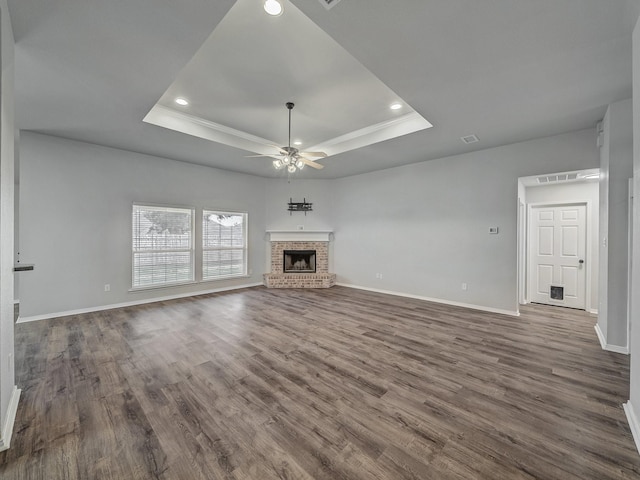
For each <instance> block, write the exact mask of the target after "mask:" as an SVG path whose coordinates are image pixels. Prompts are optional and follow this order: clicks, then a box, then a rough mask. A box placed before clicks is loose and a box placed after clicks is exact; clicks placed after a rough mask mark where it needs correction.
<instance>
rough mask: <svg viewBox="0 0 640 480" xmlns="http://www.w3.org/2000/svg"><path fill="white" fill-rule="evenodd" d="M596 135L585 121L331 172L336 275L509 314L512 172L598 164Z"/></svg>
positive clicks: (513, 281)
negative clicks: (413, 160)
mask: <svg viewBox="0 0 640 480" xmlns="http://www.w3.org/2000/svg"><path fill="white" fill-rule="evenodd" d="M595 138H596V132H595V129H593V130H592V129H589V130H583V131H580V132H574V133H569V134H565V135H558V136H554V137H547V138H542V139H538V140H532V141H528V142H522V143H518V144H513V145H507V146H503V147H499V148H492V149H488V150H482V151H478V152H473V153H468V154H464V155H458V156H454V157H447V158H442V159H439V160H434V161H429V162H424V163H420V164H415V165H409V166H404V167H399V168H394V169H389V170H384V171H379V172H374V173H370V174H366V175H359V176H354V177H349V178H344V179H340V180H336V181H335V190H334V195H335V196H334V205H335V210H334V215H333V218H334V230H335V232H336V239H335V246H334V248H335V258H334V261H335V265H336V273H337V274H338V281H339V282H340V283H342V284H348V285H355V286H359V287H364V288H370V289H376V290H386V291H395V292H402V293H404V294H409V295H415V296H420V297H426V298H435V299H441V300H446V301H449V302H457V303H462V304H466V305H475V306H479V307H484V308H490V309H496V310H500V311H505V312H516V311H517V308H518V307H517V294H516V291H517V277H516V263H517V255H516V214H517V192H518V177H523V176H530V175H536V174H542V173H549V172H560V171H569V170H580V169H586V168H595V167H598V164H599V154H598V149H597V147H596V142H595ZM489 227H499V229H500V233H499V234H498V235H490V234H489ZM376 273H382V278H381V279H380V278H376ZM463 282H464V283H467V286H468V290H466V291H463V290H462V288H461V285H462V283H463Z"/></svg>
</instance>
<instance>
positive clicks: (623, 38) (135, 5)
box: [8, 0, 640, 178]
mask: <svg viewBox="0 0 640 480" xmlns="http://www.w3.org/2000/svg"><path fill="white" fill-rule="evenodd" d="M250 1H253V2H254V3H255V8H256V9H261V5H262V1H261V0H243V2H244V3H246V4H247V5H249V2H250ZM292 1H293V4H295V6H296V7H297V8H298V9H300V11H301V12H302V13H303V14H304V15H305V16H306V17H308V19H309V20H310V21H311V22H313V24H315V25H317V27H319V28H320V29H322V30H323V31H324V32H326V33H327V34H328V35H329V36H330V37H331V38H332V39H333V40H334V41H335V42H337V44H339V45H340V46H341V47H342V48H343V49H344V50H346V52H348V54H350V55H351V56H353V57H354V58H355V59H356V60H357V62H359V64H361V66H363V68H364V69H366V70H368V71H369V72H371V73H372V74H373V75H375V77H377V78H378V79H379V80H380V81H381V82H383V83H384V85H386V87H388V88H389V89H390V91H392V92H395V94H396V95H397V96H398V97H399V98H402V99H403V100H404V101H405V102H407V103H408V104H409V105H411V107H413V109H414V110H415V111H416V112H417V113H419V114H420V115H422V116H424V117H425V118H427V119H428V120H429V121H430V122H431V123H433V125H434V127H433V128H431V129H427V130H423V131H420V132H416V133H411V134H409V135H404V136H401V137H398V138H395V139H393V140H387V141H384V142H381V143H376V144H374V145H370V146H367V147H363V148H358V149H355V150H351V151H348V152H344V153H339V154H336V155H333V156H331V157H329V158H327V159H323V160H322V163H323V164H324V165H325V167H326V168H325V169H324V170H321V171H316V170H310V169H305V170H304V171H303V172H300V173H299V174H296V175H300V176H303V177H306V178H339V177H342V176H348V175H354V174H359V173H364V172H369V171H374V170H379V169H384V168H389V167H393V166H398V165H403V164H409V163H414V162H419V161H424V160H431V159H435V158H440V157H443V156H447V155H452V154H458V153H463V152H468V151H472V150H475V149H484V148H489V147H493V146H497V145H503V144H508V143H513V142H517V141H522V140H527V139H531V138H537V137H541V136H546V135H553V134H558V133H564V132H568V131H574V130H579V129H582V128H589V127H594V126H595V123H596V122H597V121H598V120H600V119H601V118H602V117H603V116H604V111H605V109H606V106H607V105H608V104H609V103H611V102H614V101H617V100H621V99H624V98H628V97H630V96H631V32H632V30H633V26H634V24H635V20H636V19H637V18H638V14H639V13H640V7H639V5H638V3H639V2H637V1H636V0H615V1H613V0H609V1H602V0H560V1H559V0H535V1H532V0H482V1H478V0H404V1H402V2H389V1H388V0H343V1H341V2H340V3H339V4H337V5H336V6H335V7H334V8H332V9H331V10H326V9H325V8H324V7H323V5H322V4H321V3H320V2H319V1H318V0H292ZM234 3H235V2H234V1H232V0H215V1H203V0H182V1H181V2H174V1H168V0H111V1H97V0H48V1H46V2H43V1H41V0H8V4H9V12H10V15H11V20H12V25H13V29H14V37H15V40H16V114H17V121H18V127H19V128H21V129H25V130H32V131H37V132H41V133H45V134H50V135H57V136H61V137H66V138H71V139H77V140H82V141H86V142H91V143H96V144H101V145H107V146H112V147H116V148H123V149H127V150H131V151H136V152H142V153H148V154H152V155H157V156H162V157H168V158H172V159H176V160H181V161H185V162H191V163H196V164H201V165H209V166H213V167H217V168H223V169H227V170H233V171H238V172H245V173H252V174H256V175H263V176H281V175H285V174H284V173H283V172H281V171H280V172H277V171H275V170H273V168H272V167H271V165H270V162H269V161H268V160H256V159H248V158H245V155H247V154H248V152H247V151H246V150H244V149H240V148H236V147H231V146H226V145H223V144H220V143H214V142H211V141H208V140H205V139H202V138H197V137H194V136H191V135H186V134H184V133H179V132H174V131H171V130H167V129H165V128H162V127H159V126H156V125H151V124H148V123H145V122H143V121H142V120H143V118H144V117H145V115H147V113H148V112H149V111H150V110H151V109H152V107H153V106H154V105H155V104H156V102H158V100H159V99H161V98H162V97H163V95H164V94H165V92H167V94H168V95H173V94H175V93H178V92H177V91H173V90H171V89H170V88H172V87H175V86H176V85H178V83H176V84H174V82H175V81H176V80H177V79H179V78H181V75H187V76H188V73H185V72H188V71H189V70H188V68H187V69H186V70H185V67H187V66H188V64H189V62H190V61H191V59H192V58H193V57H194V55H196V54H197V53H198V51H199V50H200V48H201V46H202V45H203V44H204V43H205V41H207V39H209V37H210V36H211V38H214V37H215V36H216V32H214V29H216V26H218V24H220V22H221V21H222V20H223V18H224V17H225V15H226V14H227V13H228V12H229V11H230V9H231V8H232V7H233V5H234ZM289 11H294V9H293V8H289V9H286V10H285V14H284V15H283V16H282V17H278V18H275V19H274V18H268V17H266V16H265V18H264V21H265V22H269V21H272V22H273V21H280V22H284V21H285V16H286V15H287V13H288V12H289ZM238 28H239V30H240V32H241V34H244V36H245V37H246V38H247V39H250V38H251V37H252V35H254V34H255V29H254V28H252V27H251V24H250V22H249V23H248V24H247V25H245V26H244V27H243V26H242V25H240V26H239V27H238ZM242 28H247V29H248V30H242ZM284 31H286V32H289V30H287V29H285V30H284ZM212 32H213V33H214V35H212ZM303 35H304V34H301V33H300V32H295V33H292V34H291V39H290V41H291V46H292V48H293V45H296V46H299V44H304V43H305V42H304V41H302V40H301V38H302V37H303ZM241 38H242V35H241ZM283 39H284V40H286V36H285V37H283ZM258 43H260V44H261V45H262V46H263V47H264V48H265V50H264V52H263V53H264V55H262V54H261V53H260V52H257V54H256V52H255V51H252V52H251V53H252V55H253V56H252V60H251V62H250V65H251V66H253V75H249V76H248V75H247V73H246V72H247V62H246V60H247V58H246V55H247V54H248V52H249V51H248V50H246V48H244V47H245V45H244V44H243V43H235V44H233V43H232V44H229V43H228V42H227V41H224V42H220V43H219V44H216V45H215V47H214V48H217V49H218V54H219V55H221V57H220V58H223V59H224V62H225V68H224V69H220V70H218V69H216V68H215V65H208V67H207V68H210V69H211V70H212V71H211V80H212V81H211V85H206V84H205V85H202V88H201V89H199V91H204V90H205V88H210V87H214V89H213V92H214V93H215V92H216V87H217V86H219V87H220V89H221V91H231V90H229V89H235V90H234V91H235V94H234V96H229V100H233V101H229V102H228V103H227V104H224V105H221V106H220V107H221V108H219V109H216V113H215V115H217V116H216V117H215V120H214V121H217V122H219V123H221V124H226V125H228V126H232V127H233V128H237V129H240V130H243V131H245V132H252V130H254V131H255V129H256V127H255V126H251V121H250V120H255V119H256V118H257V119H258V120H259V121H261V122H266V121H267V120H265V119H270V118H272V119H273V122H274V123H273V124H271V125H270V126H269V128H267V129H266V130H263V131H261V132H262V133H260V132H258V133H257V134H261V136H266V138H268V139H269V140H272V141H274V142H278V143H283V142H284V140H285V139H286V120H287V117H286V109H285V108H284V103H285V102H286V101H289V100H292V101H295V102H296V109H294V117H293V118H294V121H293V129H294V130H293V132H292V135H293V136H295V135H296V133H297V132H296V128H297V125H298V124H296V121H299V128H300V132H299V133H301V134H304V132H305V131H308V132H309V136H311V135H312V133H311V132H313V131H314V130H317V131H319V132H320V131H322V130H323V129H327V130H331V128H334V127H336V126H339V127H340V128H337V127H336V132H337V133H338V134H339V133H346V132H344V130H345V129H346V130H348V129H349V128H350V127H348V126H343V123H344V122H345V121H346V120H347V119H348V118H350V115H352V114H355V115H356V116H357V114H358V112H352V111H350V110H349V109H347V110H345V111H338V112H336V110H337V109H336V107H335V104H331V103H330V102H327V104H326V105H323V104H322V97H323V94H324V93H326V91H325V90H323V89H321V88H319V87H314V89H312V90H313V91H310V90H309V82H308V78H309V77H308V76H307V75H308V74H309V73H310V72H318V65H320V66H322V65H323V64H324V63H326V62H327V60H326V58H324V57H323V56H322V55H321V54H320V53H318V52H316V53H314V52H311V53H310V54H309V55H301V54H300V53H299V51H295V54H290V55H289V53H291V52H285V54H284V58H287V59H288V60H289V61H290V62H289V65H290V66H289V68H288V69H287V70H284V71H283V70H279V71H280V73H281V74H282V76H284V77H286V78H287V81H290V82H291V83H290V86H289V88H288V89H283V88H281V87H282V85H281V82H279V81H278V78H274V77H273V75H274V74H273V73H272V72H273V71H272V70H268V69H267V68H266V67H265V66H264V65H263V66H262V67H261V66H260V62H258V61H257V60H256V58H265V59H268V58H269V57H268V51H269V50H268V47H269V45H267V42H258ZM282 45H286V42H284V43H280V44H279V50H278V51H279V55H280V57H283V52H282V50H281V48H282ZM243 52H244V54H243ZM249 71H251V69H249ZM320 71H322V69H320ZM326 72H327V75H326V78H323V79H321V80H322V81H321V82H320V83H319V85H324V86H325V88H326V89H327V91H328V90H331V91H332V93H334V94H336V95H337V97H340V95H342V96H343V97H344V98H350V97H353V96H357V95H359V93H360V92H361V91H363V90H364V89H362V90H359V87H358V85H357V84H356V85H354V84H352V83H350V82H349V81H350V76H349V75H348V74H347V72H346V71H345V72H343V74H341V73H340V69H338V70H336V69H332V68H329V66H327V69H326ZM315 75H317V74H315ZM201 78H202V77H200V79H195V80H193V82H194V84H196V85H197V84H198V82H202V80H201ZM187 84H188V82H187ZM168 89H169V91H168ZM224 89H228V90H224ZM188 93H189V95H191V92H188ZM218 93H219V92H218ZM184 95H185V96H187V94H186V93H185V94H184ZM193 95H196V96H197V95H199V93H194V94H193ZM285 95H286V96H287V98H282V97H284V96H285ZM327 95H328V94H327ZM294 97H296V98H294ZM297 97H299V98H297ZM167 98H169V97H165V101H166V99H167ZM202 98H204V99H205V100H204V101H203V102H201V103H200V104H199V105H196V107H197V109H198V114H199V115H202V114H203V112H204V111H207V110H208V109H210V108H211V107H210V106H209V105H207V98H208V97H206V96H203V97H202ZM305 100H308V102H309V103H308V104H307V107H309V108H308V109H305V107H304V105H305ZM161 103H162V102H161ZM196 103H198V102H196ZM380 104H381V105H384V106H385V107H386V106H388V105H387V104H388V98H387V97H385V98H384V99H381V102H380ZM369 107H373V106H372V105H371V104H369ZM376 108H377V107H376ZM200 109H202V111H200ZM271 109H273V110H271ZM298 109H299V110H298ZM272 112H277V113H272ZM210 114H211V112H209V115H210ZM326 115H335V116H336V117H335V122H334V123H332V124H331V125H327V124H326V123H320V124H319V123H317V122H318V118H326V117H325V116H326ZM365 116H371V117H372V118H373V117H374V116H373V115H370V114H366V115H365ZM314 122H316V123H314ZM305 124H306V126H305ZM282 129H284V131H283V132H282V135H281V136H279V137H278V138H275V137H276V136H277V135H279V134H278V133H275V132H280V131H282ZM264 132H266V133H264ZM469 134H476V135H477V136H478V137H479V139H480V141H479V142H478V143H474V144H470V145H467V144H464V143H463V142H462V141H461V140H460V137H462V136H465V135H469ZM314 141H315V139H314V140H311V141H310V142H311V143H313V142H314ZM594 142H595V139H594Z"/></svg>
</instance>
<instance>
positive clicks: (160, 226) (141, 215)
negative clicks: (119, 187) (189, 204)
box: [132, 205, 194, 288]
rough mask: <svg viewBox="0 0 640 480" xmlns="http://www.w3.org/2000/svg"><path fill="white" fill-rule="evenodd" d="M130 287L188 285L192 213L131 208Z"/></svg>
mask: <svg viewBox="0 0 640 480" xmlns="http://www.w3.org/2000/svg"><path fill="white" fill-rule="evenodd" d="M132 219H133V248H132V254H133V288H143V287H152V286H164V285H175V284H179V283H185V282H192V281H193V280H194V276H193V257H194V255H193V210H192V209H190V208H174V207H155V206H148V205H134V206H133V215H132Z"/></svg>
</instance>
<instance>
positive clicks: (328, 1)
mask: <svg viewBox="0 0 640 480" xmlns="http://www.w3.org/2000/svg"><path fill="white" fill-rule="evenodd" d="M320 3H321V4H322V5H324V8H326V9H327V10H330V9H332V8H333V7H335V6H336V4H338V3H340V0H320Z"/></svg>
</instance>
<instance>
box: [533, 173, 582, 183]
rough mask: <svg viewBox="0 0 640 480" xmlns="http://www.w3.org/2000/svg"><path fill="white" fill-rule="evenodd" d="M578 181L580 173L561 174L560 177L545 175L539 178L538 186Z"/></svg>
mask: <svg viewBox="0 0 640 480" xmlns="http://www.w3.org/2000/svg"><path fill="white" fill-rule="evenodd" d="M577 179H578V172H572V173H560V174H558V175H544V176H542V177H538V178H537V180H538V184H540V185H547V184H549V183H558V182H571V181H572V180H577Z"/></svg>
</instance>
